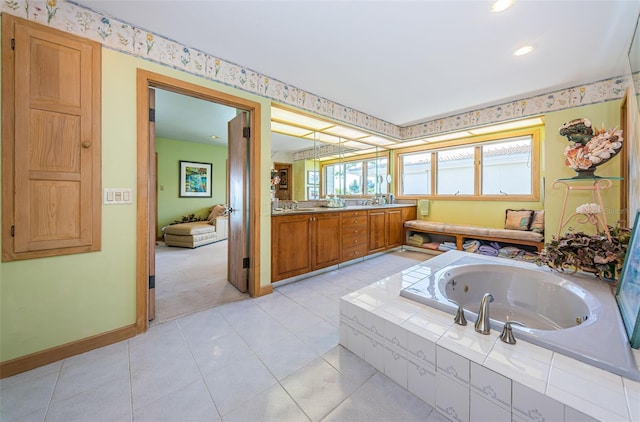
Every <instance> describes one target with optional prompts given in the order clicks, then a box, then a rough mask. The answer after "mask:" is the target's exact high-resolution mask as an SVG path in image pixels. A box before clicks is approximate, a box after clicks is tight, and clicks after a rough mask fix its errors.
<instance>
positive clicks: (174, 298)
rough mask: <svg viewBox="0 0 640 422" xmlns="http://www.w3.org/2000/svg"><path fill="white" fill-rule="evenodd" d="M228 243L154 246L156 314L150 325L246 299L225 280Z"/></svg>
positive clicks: (224, 241) (246, 295) (246, 297)
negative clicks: (193, 247) (198, 245)
mask: <svg viewBox="0 0 640 422" xmlns="http://www.w3.org/2000/svg"><path fill="white" fill-rule="evenodd" d="M228 243H229V242H228V240H223V241H220V242H216V243H210V244H208V245H204V246H200V247H199V248H195V249H189V248H177V247H171V246H166V245H165V244H164V243H161V244H159V245H156V317H155V319H154V320H152V321H151V325H156V324H161V323H163V322H166V321H169V320H172V319H175V318H178V317H180V316H183V315H188V314H192V313H194V312H197V311H201V310H204V309H208V308H213V307H214V306H217V305H222V304H224V303H229V302H234V301H236V300H241V299H248V298H249V295H248V294H244V293H240V292H239V291H238V290H237V289H236V288H235V287H233V286H232V285H231V284H229V283H228V282H227V245H228Z"/></svg>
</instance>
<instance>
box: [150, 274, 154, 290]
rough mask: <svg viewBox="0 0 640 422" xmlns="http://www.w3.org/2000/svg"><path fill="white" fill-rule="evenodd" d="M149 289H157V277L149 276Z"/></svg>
mask: <svg viewBox="0 0 640 422" xmlns="http://www.w3.org/2000/svg"><path fill="white" fill-rule="evenodd" d="M149 288H150V289H155V288H156V276H155V275H150V276H149Z"/></svg>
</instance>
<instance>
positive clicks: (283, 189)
mask: <svg viewBox="0 0 640 422" xmlns="http://www.w3.org/2000/svg"><path fill="white" fill-rule="evenodd" d="M273 168H274V170H275V171H276V173H277V175H278V179H279V181H278V183H277V184H276V185H275V188H276V192H275V196H276V198H278V200H280V201H289V200H291V199H293V194H292V192H293V186H292V185H293V173H292V171H293V165H291V164H290V163H273Z"/></svg>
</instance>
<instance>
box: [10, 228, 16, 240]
mask: <svg viewBox="0 0 640 422" xmlns="http://www.w3.org/2000/svg"><path fill="white" fill-rule="evenodd" d="M11 237H16V226H11Z"/></svg>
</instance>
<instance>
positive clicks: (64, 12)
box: [0, 0, 640, 140]
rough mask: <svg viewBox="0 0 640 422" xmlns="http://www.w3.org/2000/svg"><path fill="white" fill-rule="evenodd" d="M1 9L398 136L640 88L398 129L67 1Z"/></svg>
mask: <svg viewBox="0 0 640 422" xmlns="http://www.w3.org/2000/svg"><path fill="white" fill-rule="evenodd" d="M0 12H2V13H9V14H12V15H15V16H18V17H22V18H25V19H28V20H31V21H34V22H38V23H41V24H44V25H48V26H51V27H53V28H56V29H60V30H62V31H65V32H69V33H72V34H75V35H79V36H82V37H85V38H89V39H92V40H94V41H98V42H100V43H102V45H103V46H105V47H107V48H111V49H114V50H116V51H121V52H124V53H128V54H132V55H134V56H138V57H142V58H144V59H147V60H151V61H154V62H157V63H160V64H163V65H166V66H170V67H173V68H176V69H180V70H183V71H185V72H188V73H190V74H193V75H197V76H201V77H204V78H206V79H209V80H212V81H215V82H219V83H222V84H225V85H229V86H233V87H235V88H238V89H240V90H243V91H246V92H250V93H252V94H257V95H259V96H262V97H265V98H269V99H271V100H273V101H277V102H279V103H282V104H286V105H290V106H293V107H297V108H299V109H302V110H306V111H310V112H313V113H316V114H318V115H321V116H325V117H328V118H330V119H333V120H336V121H339V122H342V123H346V124H349V125H352V126H355V127H359V128H361V129H364V130H367V131H369V132H374V133H378V134H380V135H383V136H387V137H391V138H394V139H398V140H410V139H416V138H420V137H425V136H431V135H437V134H441V133H446V132H449V131H456V130H460V129H464V128H469V127H474V126H479V125H488V124H493V123H497V122H503V121H508V120H513V119H517V118H522V117H527V116H534V115H540V114H544V113H548V112H551V111H558V110H562V109H566V108H572V107H577V106H582V105H588V104H595V103H600V102H605V101H612V100H618V99H621V98H622V97H623V96H624V92H625V90H626V88H627V86H628V85H629V84H630V83H631V82H632V81H633V83H634V85H635V87H636V92H640V73H636V74H635V75H633V79H632V78H631V76H629V75H626V76H619V77H613V78H610V79H605V80H602V81H597V82H593V83H590V84H584V85H579V86H575V87H571V88H566V89H560V90H557V91H553V92H550V93H547V94H542V95H538V96H534V97H530V98H526V99H520V100H516V101H511V102H507V103H504V104H500V105H495V106H491V107H486V108H482V109H477V110H473V111H468V112H465V113H461V114H455V115H452V116H448V117H445V118H440V119H435V120H431V121H427V122H424V123H420V124H416V125H412V126H407V127H400V126H396V125H394V124H392V123H389V122H386V121H384V120H381V119H378V118H376V117H373V116H370V115H367V114H365V113H362V112H359V111H358V110H355V109H352V108H350V107H346V106H344V105H341V104H338V103H336V102H333V101H331V100H328V99H326V98H322V97H320V96H318V95H315V94H312V93H309V92H306V91H304V90H302V89H300V88H297V87H295V86H292V85H289V84H286V83H284V82H281V81H279V80H277V79H273V78H270V77H269V76H267V75H262V74H260V73H258V72H255V71H253V70H251V69H247V68H245V67H243V66H240V65H237V64H234V63H230V62H227V61H225V60H223V59H221V58H218V57H215V56H212V55H210V54H207V53H204V52H201V51H198V50H196V49H192V48H190V47H189V46H185V45H182V44H180V43H177V42H175V41H173V40H170V39H167V38H165V37H163V36H161V35H159V34H154V33H152V32H148V31H146V30H144V29H143V28H137V27H134V26H131V25H129V24H127V23H124V22H121V21H119V20H117V19H114V18H110V17H107V16H103V15H101V14H99V13H96V12H94V11H92V10H90V9H87V8H84V7H82V6H79V5H77V4H75V3H72V2H69V1H65V0H60V1H58V0H3V1H2V3H1V4H0Z"/></svg>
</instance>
